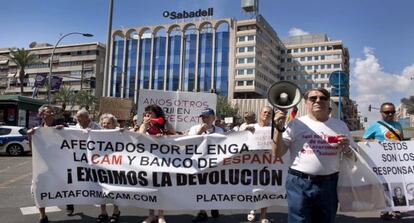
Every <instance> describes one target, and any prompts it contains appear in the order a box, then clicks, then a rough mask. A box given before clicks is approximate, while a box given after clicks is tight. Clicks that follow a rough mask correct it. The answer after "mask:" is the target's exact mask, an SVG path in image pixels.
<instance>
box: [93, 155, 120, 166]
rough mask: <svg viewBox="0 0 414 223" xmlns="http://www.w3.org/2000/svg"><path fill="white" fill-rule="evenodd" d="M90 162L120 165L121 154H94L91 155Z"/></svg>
mask: <svg viewBox="0 0 414 223" xmlns="http://www.w3.org/2000/svg"><path fill="white" fill-rule="evenodd" d="M91 162H92V164H109V165H122V155H118V156H117V155H112V156H110V155H104V156H100V155H99V154H94V155H92V156H91Z"/></svg>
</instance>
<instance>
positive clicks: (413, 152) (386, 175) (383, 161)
mask: <svg viewBox="0 0 414 223" xmlns="http://www.w3.org/2000/svg"><path fill="white" fill-rule="evenodd" d="M359 146H360V147H361V148H362V149H361V151H360V153H361V155H363V157H364V158H365V159H366V161H367V163H368V164H369V166H370V167H371V168H372V171H373V172H374V173H375V174H376V175H377V176H378V178H379V179H380V180H381V182H382V183H383V187H384V194H385V198H386V200H385V201H386V206H387V208H386V210H389V211H390V210H393V211H408V210H413V209H414V141H401V142H365V143H359Z"/></svg>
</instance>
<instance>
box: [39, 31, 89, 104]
mask: <svg viewBox="0 0 414 223" xmlns="http://www.w3.org/2000/svg"><path fill="white" fill-rule="evenodd" d="M73 34H78V35H82V36H85V37H92V36H93V35H92V34H89V33H79V32H71V33H67V34H65V35H63V36H61V37H60V38H59V40H58V41H57V42H56V44H55V46H54V47H53V50H52V54H51V55H50V59H49V60H50V61H49V66H50V67H49V78H48V80H49V81H48V89H47V103H48V104H50V92H51V90H52V67H53V56H54V55H55V50H56V47H57V46H58V45H59V43H60V41H62V39H63V38H65V37H67V36H69V35H73Z"/></svg>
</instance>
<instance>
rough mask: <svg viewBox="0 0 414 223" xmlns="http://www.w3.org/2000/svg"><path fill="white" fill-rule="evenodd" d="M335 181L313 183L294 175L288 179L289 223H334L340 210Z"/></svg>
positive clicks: (336, 182) (335, 178)
mask: <svg viewBox="0 0 414 223" xmlns="http://www.w3.org/2000/svg"><path fill="white" fill-rule="evenodd" d="M337 184H338V175H336V177H334V178H333V179H329V180H323V181H313V180H308V179H304V178H301V177H298V176H295V175H292V174H288V176H287V178H286V192H287V201H288V208H289V213H288V222H289V223H333V222H335V216H336V211H337V209H338V194H337V190H336V186H337Z"/></svg>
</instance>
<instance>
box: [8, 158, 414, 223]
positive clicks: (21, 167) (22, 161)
mask: <svg viewBox="0 0 414 223" xmlns="http://www.w3.org/2000/svg"><path fill="white" fill-rule="evenodd" d="M31 178H32V159H31V156H22V157H10V156H0V223H31V222H33V223H35V222H37V220H38V218H39V215H38V214H37V213H35V211H36V208H35V205H34V201H33V199H32V196H31V194H30V185H31ZM108 210H109V213H112V207H108ZM46 211H47V212H48V214H47V215H48V216H49V220H50V221H51V222H60V223H64V222H67V223H81V222H82V223H83V222H85V223H86V222H88V223H93V222H95V217H96V216H98V214H99V208H98V207H96V206H91V205H88V206H87V205H82V206H79V205H78V206H75V213H74V215H73V216H67V215H66V212H65V207H52V208H47V209H46ZM195 213H196V212H195V211H185V212H183V211H166V220H167V222H168V223H183V222H191V219H192V217H193V214H195ZM246 213H247V211H246V210H225V211H220V214H221V216H220V217H219V218H218V219H212V218H210V219H209V220H208V222H215V223H233V222H248V221H247V220H246ZM286 213H287V209H286V208H285V207H271V208H269V216H268V218H269V220H270V221H271V222H273V223H286V222H287V214H286ZM147 214H148V210H145V209H139V208H132V207H121V218H120V222H142V221H143V220H144V219H145V217H146V215H147ZM413 215H414V212H411V213H408V214H406V215H405V216H404V218H403V219H401V220H399V221H397V220H389V221H386V220H381V219H379V218H378V216H379V214H378V212H362V213H338V215H337V220H336V222H337V223H348V222H349V223H372V222H379V223H380V222H401V223H405V222H414V216H413ZM257 218H258V217H257Z"/></svg>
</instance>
